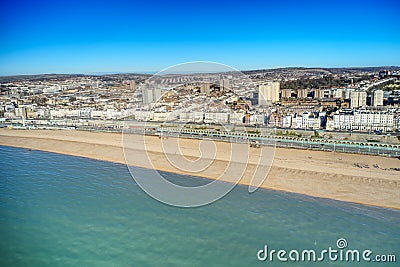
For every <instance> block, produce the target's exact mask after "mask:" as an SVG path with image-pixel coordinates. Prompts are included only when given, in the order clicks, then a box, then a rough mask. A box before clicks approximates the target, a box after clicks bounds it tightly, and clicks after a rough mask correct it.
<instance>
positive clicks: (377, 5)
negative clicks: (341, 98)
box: [0, 0, 400, 75]
mask: <svg viewBox="0 0 400 267" xmlns="http://www.w3.org/2000/svg"><path fill="white" fill-rule="evenodd" d="M82 2H84V3H82ZM0 5H1V6H0V12H1V14H0V31H1V34H0V75H10V74H35V73H96V72H154V71H159V70H161V69H164V68H167V67H169V66H171V65H174V64H179V63H183V62H188V61H197V60H199V61H215V62H220V63H223V64H227V65H230V66H232V67H234V68H237V69H240V70H246V69H257V68H275V67H288V66H304V67H314V66H322V67H346V66H382V65H400V27H399V26H398V25H400V16H399V13H400V4H399V1H385V0H383V1H368V0H366V1H350V0H347V1H331V2H330V1H285V0H283V1H240V2H239V1H238V2H236V1H227V2H225V3H222V1H221V2H219V1H207V0H204V1H182V2H176V1H175V2H174V1H138V2H136V1H117V0H113V1H101V0H99V1H57V0H53V1H18V0H17V1H9V0H2V1H1V2H0Z"/></svg>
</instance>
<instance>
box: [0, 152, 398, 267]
mask: <svg viewBox="0 0 400 267" xmlns="http://www.w3.org/2000/svg"><path fill="white" fill-rule="evenodd" d="M0 158H1V166H0V266H348V265H349V263H347V262H340V261H336V262H332V261H328V260H325V261H324V262H323V263H309V262H296V263H293V262H292V263H290V262H278V261H277V260H275V259H274V261H273V262H270V261H268V260H267V261H265V262H260V261H258V260H257V256H256V254H257V252H258V251H259V250H260V249H262V248H263V247H264V245H265V244H267V245H268V247H270V248H271V249H276V250H279V249H285V250H287V251H290V250H291V249H299V250H302V249H315V250H317V251H319V250H322V249H327V248H328V247H329V246H331V247H333V248H336V240H337V239H338V238H345V239H346V240H347V242H348V248H351V249H359V250H364V249H369V250H372V251H373V252H374V253H375V254H397V255H396V256H397V264H396V263H392V264H388V266H399V265H398V264H399V261H400V259H399V256H400V255H399V248H400V212H399V211H395V210H390V209H383V208H376V207H368V206H363V205H357V204H352V203H344V202H339V201H333V200H326V199H318V198H312V197H307V196H303V195H298V194H292V193H284V192H277V191H271V190H258V191H257V192H256V193H253V194H249V193H248V192H247V187H244V186H237V187H236V188H235V189H234V190H233V191H232V192H231V193H229V194H228V195H227V196H226V197H224V198H222V199H221V200H219V201H217V202H215V203H213V204H211V205H208V206H204V207H200V208H191V209H185V208H176V207H170V206H167V205H164V204H161V203H159V202H157V201H156V200H153V199H152V198H150V197H149V196H147V195H146V194H145V193H144V192H142V191H141V189H140V188H139V187H138V186H137V185H136V184H135V183H134V182H133V180H132V178H131V177H130V175H129V172H128V170H127V168H126V166H125V165H121V164H114V163H109V162H103V161H96V160H91V159H86V158H79V157H71V156H65V155H59V154H54V153H47V152H41V151H31V150H27V149H20V148H10V147H4V146H0ZM169 177H170V179H171V180H174V181H176V182H177V183H182V182H184V183H189V184H193V185H194V184H197V183H202V182H204V180H203V179H200V178H195V177H188V176H180V175H174V174H169ZM354 265H356V266H365V265H366V263H365V262H360V263H358V264H354ZM368 265H370V266H386V264H382V263H370V264H368Z"/></svg>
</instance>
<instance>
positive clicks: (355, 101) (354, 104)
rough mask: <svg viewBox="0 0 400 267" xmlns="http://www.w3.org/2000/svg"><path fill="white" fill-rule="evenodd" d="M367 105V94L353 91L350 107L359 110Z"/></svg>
mask: <svg viewBox="0 0 400 267" xmlns="http://www.w3.org/2000/svg"><path fill="white" fill-rule="evenodd" d="M366 105H367V92H365V91H352V92H351V93H350V107H351V108H359V107H365V106H366Z"/></svg>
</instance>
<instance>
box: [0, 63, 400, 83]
mask: <svg viewBox="0 0 400 267" xmlns="http://www.w3.org/2000/svg"><path fill="white" fill-rule="evenodd" d="M381 70H392V71H393V70H397V71H399V70H400V67H399V66H380V67H348V68H319V67H315V68H305V67H287V68H275V69H259V70H245V71H242V72H243V73H244V74H246V75H250V76H251V75H257V74H262V73H271V74H279V73H287V72H298V73H300V72H301V73H312V74H346V73H350V74H351V73H357V72H379V71H381ZM214 74H215V73H214ZM150 76H151V74H138V73H116V74H98V75H96V74H37V75H14V76H0V83H7V82H16V81H45V80H47V81H48V80H54V81H57V80H65V79H71V78H77V77H102V79H106V80H130V79H132V80H133V79H145V78H148V77H150Z"/></svg>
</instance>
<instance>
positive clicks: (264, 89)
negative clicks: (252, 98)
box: [258, 82, 280, 106]
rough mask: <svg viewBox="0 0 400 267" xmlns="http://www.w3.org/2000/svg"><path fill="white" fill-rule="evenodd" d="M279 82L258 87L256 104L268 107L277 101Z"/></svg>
mask: <svg viewBox="0 0 400 267" xmlns="http://www.w3.org/2000/svg"><path fill="white" fill-rule="evenodd" d="M279 87H280V84H279V82H269V83H266V84H262V85H259V87H258V104H259V105H260V106H268V105H271V104H273V103H276V102H278V101H279Z"/></svg>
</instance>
